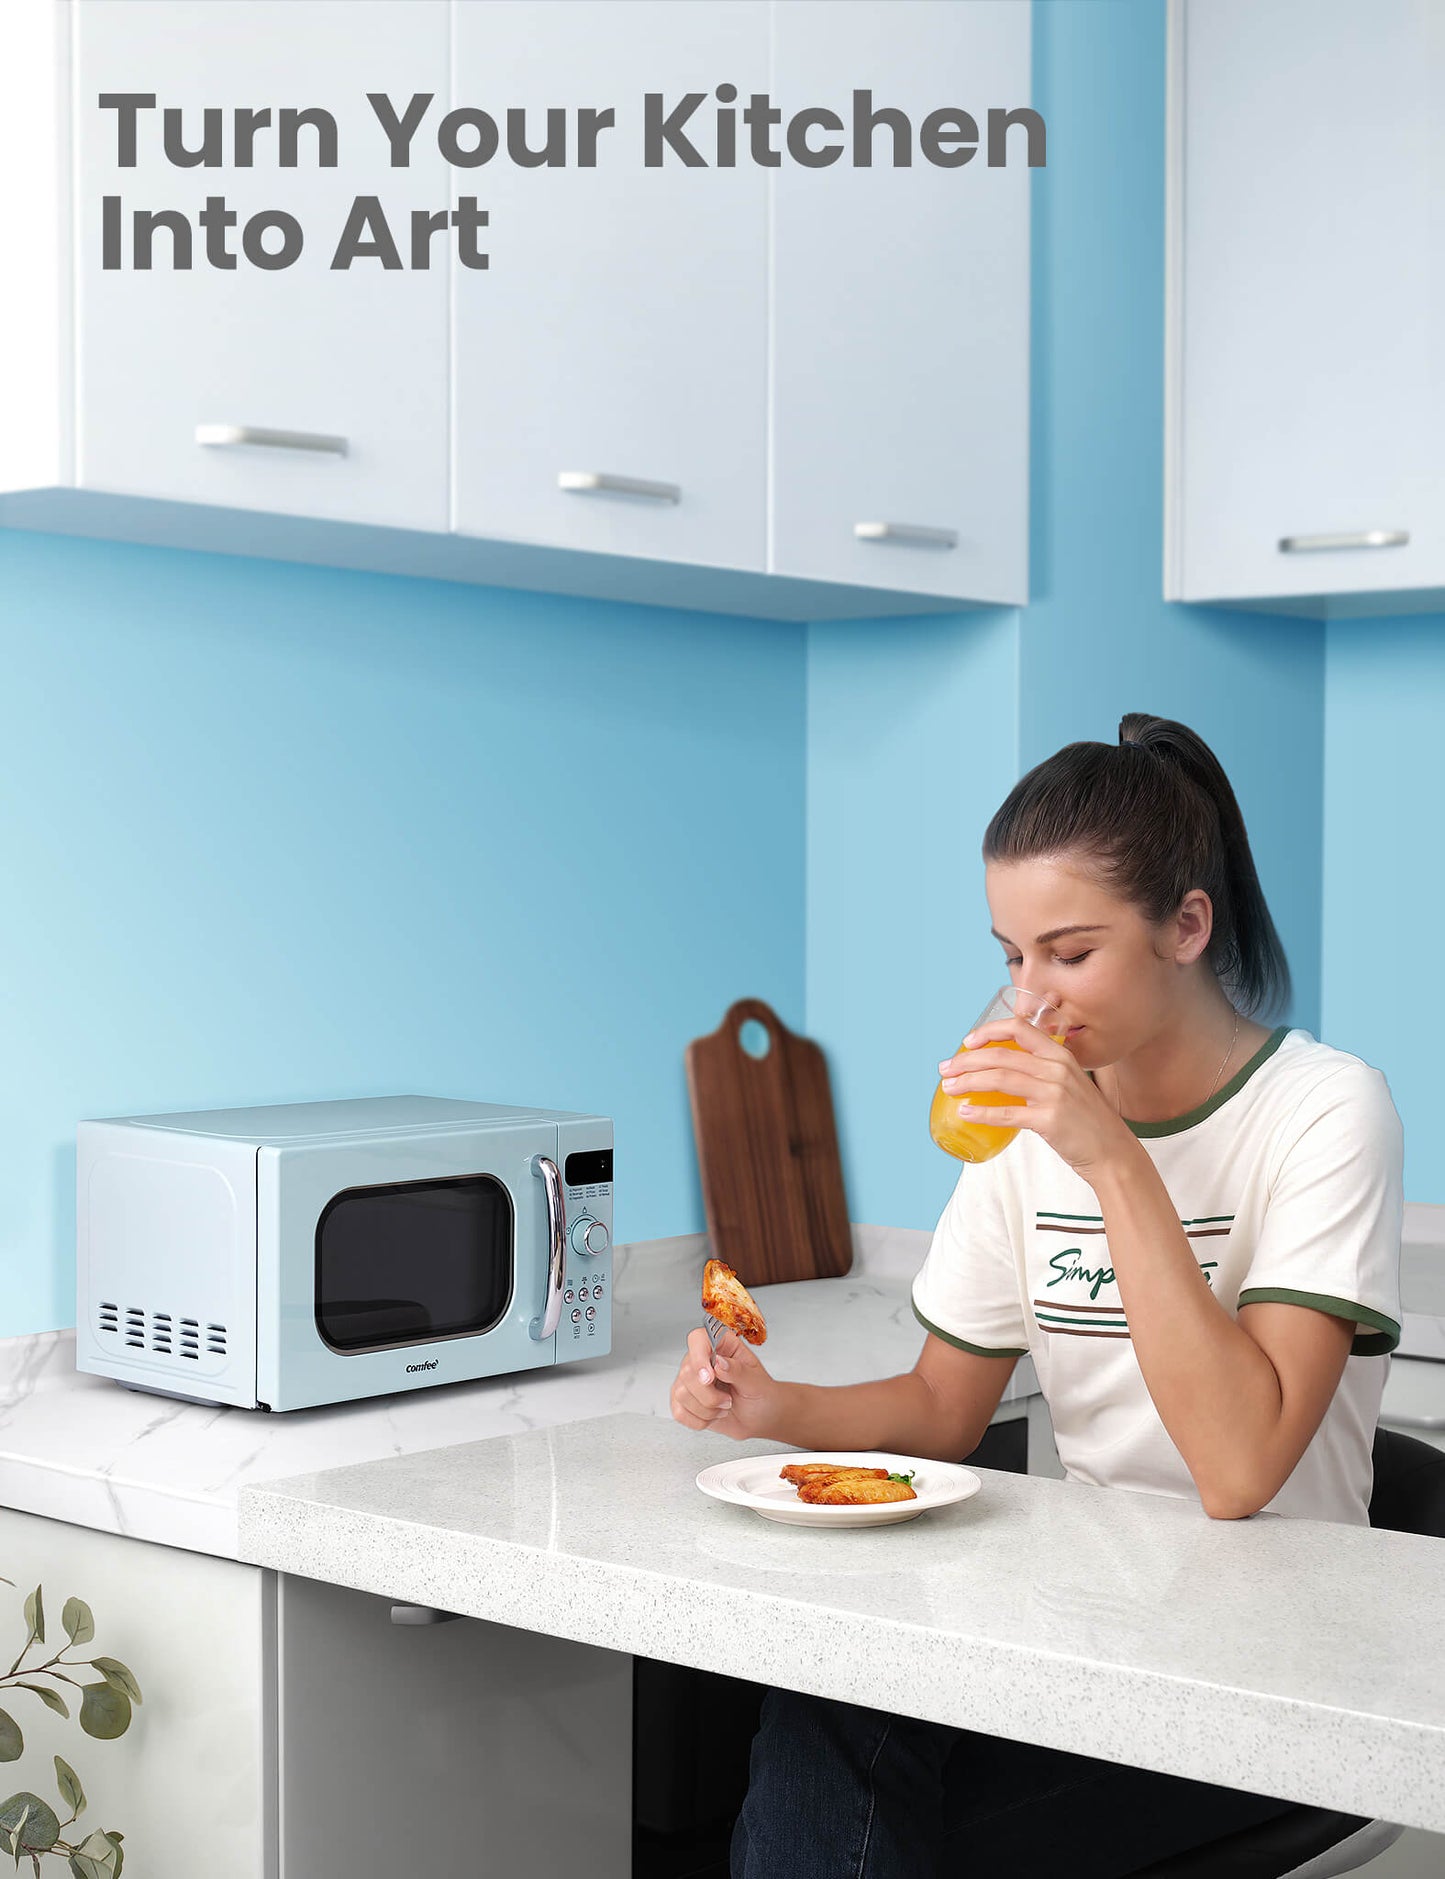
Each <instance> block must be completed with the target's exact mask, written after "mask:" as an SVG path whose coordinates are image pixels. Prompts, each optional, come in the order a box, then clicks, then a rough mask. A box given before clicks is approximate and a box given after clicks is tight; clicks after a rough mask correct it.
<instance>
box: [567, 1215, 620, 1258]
mask: <svg viewBox="0 0 1445 1879" xmlns="http://www.w3.org/2000/svg"><path fill="white" fill-rule="evenodd" d="M611 1243H612V1242H611V1236H610V1234H609V1233H608V1231H607V1228H606V1227H605V1226H604V1225H603V1223H602V1222H601V1221H600V1220H595V1219H594V1218H593V1217H592V1215H591V1214H583V1215H582V1217H581V1219H580V1220H577V1221H574V1222H573V1226H572V1251H573V1252H574V1253H576V1254H577V1256H578V1258H579V1259H597V1258H600V1257H601V1255H602V1254H603V1253H605V1252H606V1251H607V1248H608V1247H609V1246H610V1245H611Z"/></svg>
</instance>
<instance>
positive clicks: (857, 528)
mask: <svg viewBox="0 0 1445 1879" xmlns="http://www.w3.org/2000/svg"><path fill="white" fill-rule="evenodd" d="M853 533H854V534H855V535H856V536H857V537H858V539H859V541H860V542H917V543H918V545H919V547H920V548H957V546H958V530H957V529H956V528H922V527H920V526H919V524H918V523H916V522H855V523H854V524H853Z"/></svg>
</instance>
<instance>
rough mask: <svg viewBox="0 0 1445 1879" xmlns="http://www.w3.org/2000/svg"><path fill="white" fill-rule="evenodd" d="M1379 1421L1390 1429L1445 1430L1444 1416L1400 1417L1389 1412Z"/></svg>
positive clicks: (1396, 1412) (1395, 1412)
mask: <svg viewBox="0 0 1445 1879" xmlns="http://www.w3.org/2000/svg"><path fill="white" fill-rule="evenodd" d="M1380 1420H1381V1421H1382V1422H1384V1423H1385V1424H1386V1425H1387V1426H1388V1427H1389V1428H1391V1429H1445V1416H1402V1415H1400V1414H1399V1413H1398V1411H1395V1410H1391V1412H1390V1414H1389V1415H1388V1416H1382V1417H1381V1418H1380Z"/></svg>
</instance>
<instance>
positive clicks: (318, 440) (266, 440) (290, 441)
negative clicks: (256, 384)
mask: <svg viewBox="0 0 1445 1879" xmlns="http://www.w3.org/2000/svg"><path fill="white" fill-rule="evenodd" d="M196 442H197V443H198V444H264V445H265V446H266V447H267V448H268V449H270V450H321V451H325V452H327V453H328V454H329V455H331V456H333V457H344V456H345V455H346V449H347V445H346V439H345V438H344V437H327V436H326V435H325V434H324V433H323V432H321V431H267V430H262V429H261V428H260V427H259V426H258V425H255V424H198V425H197V426H196Z"/></svg>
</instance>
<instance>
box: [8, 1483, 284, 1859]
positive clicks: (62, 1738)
mask: <svg viewBox="0 0 1445 1879" xmlns="http://www.w3.org/2000/svg"><path fill="white" fill-rule="evenodd" d="M0 1574H3V1575H4V1577H5V1578H7V1579H11V1580H13V1581H14V1587H13V1589H12V1588H11V1587H9V1586H5V1585H0V1653H3V1654H4V1658H5V1663H6V1665H7V1666H8V1665H9V1664H10V1663H11V1662H12V1661H13V1660H14V1658H15V1657H16V1656H17V1655H18V1653H19V1651H20V1647H21V1645H22V1644H23V1643H24V1642H25V1633H26V1626H25V1620H24V1617H23V1606H24V1600H25V1597H26V1595H27V1594H28V1593H30V1592H31V1591H33V1590H34V1588H35V1587H36V1586H37V1585H39V1586H41V1587H43V1590H44V1613H45V1638H46V1643H45V1648H44V1649H43V1650H39V1649H36V1648H32V1649H31V1651H30V1652H29V1654H28V1656H27V1657H26V1660H25V1662H26V1665H30V1664H34V1663H36V1662H43V1661H44V1660H45V1659H47V1658H50V1657H53V1656H54V1655H55V1654H56V1653H57V1652H59V1651H60V1650H61V1649H62V1648H63V1647H64V1646H65V1644H66V1636H65V1632H64V1630H63V1628H62V1625H61V1614H62V1611H63V1608H64V1605H65V1601H66V1600H67V1599H68V1598H80V1599H84V1600H85V1602H86V1603H87V1604H88V1605H89V1606H90V1607H91V1610H92V1612H93V1613H94V1617H95V1637H94V1639H93V1640H92V1641H90V1642H89V1643H84V1644H80V1645H78V1646H75V1647H73V1648H71V1649H70V1650H69V1651H68V1652H67V1662H75V1661H76V1660H85V1659H89V1658H93V1657H95V1656H98V1655H103V1656H106V1657H113V1658H118V1659H119V1660H120V1662H121V1663H123V1664H124V1665H125V1666H126V1668H127V1669H128V1670H130V1671H131V1672H132V1674H133V1675H134V1676H135V1678H136V1680H137V1682H138V1683H139V1685H140V1691H141V1696H142V1699H143V1700H142V1702H141V1703H140V1704H138V1705H137V1706H136V1707H135V1709H134V1710H133V1713H132V1718H131V1724H130V1727H129V1729H128V1730H127V1731H126V1733H125V1734H124V1735H121V1736H117V1737H116V1738H115V1739H114V1740H113V1741H108V1742H102V1741H96V1740H94V1739H93V1738H92V1737H91V1736H88V1735H86V1734H84V1733H82V1731H81V1728H80V1723H79V1721H78V1715H79V1696H80V1693H79V1691H78V1690H75V1689H72V1688H71V1687H70V1686H69V1685H68V1684H65V1683H58V1682H57V1681H56V1680H55V1679H54V1678H51V1677H34V1678H32V1679H30V1680H31V1681H33V1682H35V1683H37V1684H40V1685H42V1686H45V1687H49V1688H51V1689H54V1690H57V1691H58V1692H59V1693H60V1694H61V1695H62V1696H63V1697H64V1698H65V1699H66V1700H67V1701H68V1702H69V1703H70V1706H71V1715H70V1718H69V1720H66V1719H65V1718H63V1717H61V1716H59V1715H56V1714H54V1713H52V1711H50V1710H49V1709H47V1708H44V1707H43V1706H42V1704H41V1700H40V1698H38V1697H36V1696H34V1695H32V1694H31V1693H30V1692H29V1691H26V1690H19V1689H14V1688H7V1689H6V1690H5V1691H3V1692H0V1707H3V1708H5V1709H6V1710H8V1711H9V1713H10V1714H11V1715H12V1716H13V1717H14V1719H15V1721H16V1722H17V1723H18V1724H19V1725H20V1728H21V1730H22V1731H23V1733H24V1737H25V1752H24V1754H23V1755H22V1756H21V1758H20V1760H19V1761H14V1762H10V1763H8V1764H6V1765H5V1766H3V1767H0V1784H7V1785H4V1786H3V1791H0V1801H3V1800H5V1799H7V1798H8V1797H9V1796H10V1795H11V1794H15V1793H20V1792H22V1791H28V1792H30V1793H32V1794H36V1795H38V1796H39V1797H40V1799H41V1800H43V1801H44V1802H46V1804H47V1805H48V1806H50V1807H51V1808H53V1809H55V1811H56V1812H57V1814H58V1816H59V1817H60V1819H61V1820H62V1821H63V1820H64V1819H65V1816H66V1814H67V1813H68V1812H69V1811H70V1810H69V1809H68V1808H66V1807H63V1806H60V1805H59V1796H58V1794H57V1790H56V1778H55V1764H54V1761H53V1760H52V1757H53V1756H56V1755H59V1756H60V1757H62V1759H63V1760H65V1761H66V1762H68V1763H69V1764H70V1766H71V1767H72V1768H73V1769H74V1770H75V1773H76V1774H77V1775H78V1776H79V1778H80V1784H81V1786H82V1788H83V1789H84V1790H85V1796H86V1801H87V1806H86V1808H85V1811H84V1813H83V1814H82V1815H81V1816H80V1819H79V1821H78V1822H77V1823H76V1826H75V1828H74V1830H73V1831H71V1830H67V1831H66V1834H65V1838H66V1839H67V1840H69V1841H70V1843H71V1844H72V1845H74V1844H76V1843H77V1842H78V1841H81V1840H83V1839H84V1838H85V1837H86V1835H87V1834H88V1833H90V1832H91V1831H92V1830H93V1829H95V1828H101V1827H105V1828H112V1829H115V1830H117V1831H118V1832H120V1833H122V1834H124V1836H125V1839H124V1850H125V1869H126V1871H127V1872H136V1873H145V1874H149V1875H150V1879H183V1875H191V1874H198V1873H202V1872H203V1873H204V1874H205V1875H206V1879H275V1874H274V1869H273V1867H272V1866H271V1865H270V1864H269V1863H268V1861H267V1846H268V1842H270V1841H271V1840H273V1839H274V1829H273V1827H272V1825H271V1822H272V1820H273V1817H274V1792H273V1786H274V1784H273V1781H272V1777H271V1775H270V1774H269V1773H268V1765H267V1746H268V1745H267V1737H268V1735H269V1734H271V1733H273V1731H272V1729H271V1727H270V1726H269V1723H268V1715H269V1709H268V1702H267V1695H266V1692H267V1668H266V1662H265V1655H264V1649H263V1640H264V1639H265V1638H266V1636H267V1635H268V1633H269V1631H270V1630H271V1629H272V1610H271V1607H272V1605H273V1604H274V1575H273V1574H270V1573H265V1572H262V1571H261V1570H260V1568H259V1567H256V1566H242V1565H238V1564H236V1563H235V1562H234V1561H232V1560H225V1559H210V1558H207V1557H205V1556H204V1555H202V1554H199V1553H185V1552H180V1551H178V1550H177V1549H176V1548H174V1547H169V1546H150V1545H146V1544H144V1543H143V1542H141V1541H139V1540H126V1539H121V1538H120V1537H119V1536H117V1535H116V1534H113V1533H97V1532H93V1531H92V1530H91V1529H89V1528H87V1527H73V1526H70V1525H68V1524H67V1523H66V1522H64V1521H59V1520H45V1519H41V1518H40V1517H39V1516H38V1515H35V1514H21V1513H13V1512H11V1511H9V1510H8V1509H0ZM60 1668H61V1669H65V1668H66V1666H65V1664H62V1665H61V1666H60ZM66 1674H67V1675H69V1676H73V1677H75V1678H76V1679H77V1680H78V1681H79V1682H81V1683H98V1682H100V1681H102V1678H101V1675H100V1672H99V1671H96V1670H93V1669H86V1668H83V1669H80V1670H78V1671H69V1670H67V1671H66ZM44 1865H45V1867H46V1869H47V1870H48V1869H49V1868H50V1867H51V1866H52V1865H54V1866H55V1867H56V1868H57V1869H59V1868H62V1867H63V1865H64V1862H63V1861H61V1860H58V1859H47V1860H45V1862H44ZM26 1870H27V1871H28V1870H29V1868H28V1865H27V1868H26Z"/></svg>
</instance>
